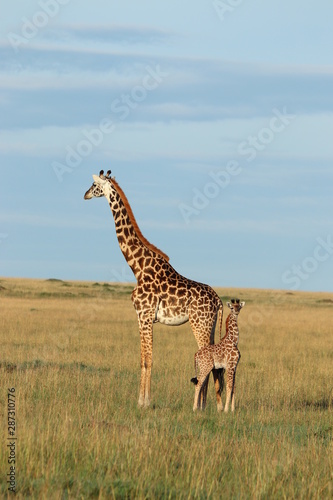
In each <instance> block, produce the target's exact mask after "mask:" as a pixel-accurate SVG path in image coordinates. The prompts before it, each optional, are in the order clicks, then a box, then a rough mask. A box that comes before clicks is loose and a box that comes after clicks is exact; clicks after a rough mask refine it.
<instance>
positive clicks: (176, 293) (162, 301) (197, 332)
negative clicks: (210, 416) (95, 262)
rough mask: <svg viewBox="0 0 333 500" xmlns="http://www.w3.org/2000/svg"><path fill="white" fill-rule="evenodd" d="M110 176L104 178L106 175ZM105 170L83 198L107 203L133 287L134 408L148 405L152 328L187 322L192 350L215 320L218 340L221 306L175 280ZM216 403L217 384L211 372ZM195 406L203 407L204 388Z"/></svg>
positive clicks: (198, 286)
mask: <svg viewBox="0 0 333 500" xmlns="http://www.w3.org/2000/svg"><path fill="white" fill-rule="evenodd" d="M109 172H110V173H109ZM110 175H111V171H108V173H107V176H104V172H103V170H101V172H100V175H99V176H97V175H93V180H94V183H93V185H92V186H91V187H90V188H89V189H88V191H87V192H86V193H85V195H84V198H85V199H86V200H89V199H91V198H100V197H103V196H104V197H105V198H106V199H107V201H108V203H109V206H110V209H111V212H112V215H113V218H114V223H115V228H116V235H117V238H118V242H119V246H120V249H121V251H122V253H123V255H124V257H125V259H126V261H127V263H128V265H129V266H130V268H131V269H132V271H133V274H134V276H135V278H136V281H137V284H136V287H135V288H134V290H133V292H132V302H133V305H134V308H135V310H136V313H137V317H138V323H139V331H140V340H141V378H140V393H139V406H149V404H150V393H151V369H152V364H153V360H152V351H153V324H154V323H157V322H159V323H163V324H165V325H170V326H174V325H181V324H183V323H185V322H187V321H189V323H190V326H191V328H192V331H193V334H194V337H195V339H196V342H197V344H198V347H199V348H200V347H203V346H207V345H210V344H213V343H214V334H215V326H216V323H217V320H218V318H219V332H220V336H221V331H222V319H223V303H222V301H221V299H220V297H219V296H218V295H217V293H216V292H215V291H214V290H213V289H212V288H211V287H210V286H209V285H205V284H203V283H198V282H196V281H193V280H190V279H188V278H185V277H184V276H181V275H180V274H179V273H178V272H177V271H176V270H175V269H174V268H173V267H172V266H171V264H170V263H169V257H168V256H167V255H166V254H165V253H164V252H163V251H161V250H160V249H159V248H157V247H156V246H154V245H152V244H151V243H150V242H149V241H148V240H147V239H146V238H145V237H144V236H143V234H142V233H141V230H140V228H139V226H138V224H137V222H136V220H135V217H134V214H133V212H132V208H131V206H130V204H129V202H128V200H127V197H126V195H125V193H124V192H123V190H122V189H121V187H120V186H119V184H118V182H116V180H115V178H114V177H112V178H111V177H110ZM214 381H215V388H216V394H217V399H218V401H219V398H220V386H221V383H222V379H221V378H220V377H219V374H217V373H214ZM202 393H203V397H202V399H201V403H200V404H201V407H202V408H203V407H204V406H205V403H206V394H207V383H206V384H205V387H204V388H203V391H202Z"/></svg>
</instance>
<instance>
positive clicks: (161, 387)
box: [0, 279, 333, 499]
mask: <svg viewBox="0 0 333 500" xmlns="http://www.w3.org/2000/svg"><path fill="white" fill-rule="evenodd" d="M132 288H133V286H131V285H112V284H96V283H95V284H94V283H70V282H62V281H57V280H55V281H32V280H9V279H3V280H1V281H0V300H1V315H0V324H1V328H0V335H1V345H2V356H1V361H0V373H1V381H2V383H1V389H2V390H1V394H2V396H1V398H2V401H3V402H4V404H1V406H0V407H1V413H2V421H3V426H1V428H2V430H3V434H2V443H4V442H5V440H6V408H5V403H6V390H7V387H15V389H16V393H17V427H18V430H17V436H18V441H17V491H18V498H26V497H29V496H30V497H32V498H89V497H96V498H112V497H113V498H177V499H178V498H221V497H222V496H223V497H225V496H229V497H231V498H236V497H237V498H272V497H274V498H284V497H289V498H292V497H293V498H331V497H332V494H333V488H332V480H333V477H332V470H333V458H332V457H333V453H332V452H333V439H332V435H333V415H332V413H333V392H332V380H333V335H332V304H333V294H315V293H291V292H277V291H269V290H268V291H263V290H237V291H235V290H227V289H220V290H218V292H219V294H220V296H222V297H227V298H230V297H231V296H235V295H236V296H239V297H240V298H241V299H243V300H245V301H246V307H245V308H244V310H243V311H242V312H241V314H240V317H239V327H240V351H241V354H242V358H241V361H240V364H239V367H238V370H237V379H236V385H237V387H236V412H235V414H234V415H231V414H228V415H224V414H222V415H221V414H218V413H217V411H216V404H215V400H214V398H215V396H214V391H213V384H212V383H211V384H210V387H209V393H208V405H207V410H206V411H205V412H204V413H202V414H200V413H199V414H193V412H192V405H193V397H194V388H193V385H192V384H190V382H189V380H190V378H191V377H192V376H193V355H194V352H195V351H196V344H195V340H194V337H193V335H192V333H191V330H190V327H189V325H188V324H187V325H184V326H181V327H178V328H170V327H164V326H162V325H156V326H155V328H154V367H153V379H152V398H153V404H152V407H151V408H149V409H148V410H139V409H138V408H137V399H138V389H139V376H140V369H139V351H140V343H139V335H138V327H137V320H136V314H135V311H134V309H133V307H132V304H131V300H130V293H131V291H132ZM225 316H226V314H225ZM7 455H8V452H7V450H6V448H5V447H4V446H1V448H0V464H1V478H0V480H1V490H0V493H1V495H3V496H5V495H6V491H7V489H6V488H7V486H6V483H5V481H6V479H5V476H6V473H7V470H8V464H7Z"/></svg>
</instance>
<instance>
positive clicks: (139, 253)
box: [105, 179, 168, 279]
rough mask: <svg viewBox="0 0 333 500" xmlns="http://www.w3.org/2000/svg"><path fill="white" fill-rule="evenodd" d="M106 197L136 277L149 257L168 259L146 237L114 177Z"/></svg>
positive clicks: (119, 237)
mask: <svg viewBox="0 0 333 500" xmlns="http://www.w3.org/2000/svg"><path fill="white" fill-rule="evenodd" d="M105 197H106V199H107V201H108V203H109V205H110V208H111V211H112V215H113V218H114V222H115V227H116V235H117V238H118V243H119V246H120V249H121V251H122V253H123V255H124V257H125V259H126V261H127V263H128V265H129V266H130V268H131V269H132V271H133V273H134V275H135V277H136V279H138V277H139V276H140V274H141V272H142V270H143V268H144V266H145V262H146V260H147V257H155V258H156V257H157V256H159V257H162V258H164V259H165V260H168V257H167V256H166V255H165V254H163V252H161V251H160V250H158V249H157V248H156V247H154V246H153V245H151V244H150V243H149V242H148V241H147V240H146V239H145V238H144V236H143V235H142V233H141V231H140V229H139V227H138V225H137V223H136V220H135V217H134V215H133V212H132V209H131V207H130V205H129V203H128V200H127V198H126V196H125V194H124V192H123V191H122V189H121V188H120V186H119V185H118V183H116V181H115V180H114V179H113V180H112V184H111V183H110V184H109V187H108V189H107V191H106V193H105Z"/></svg>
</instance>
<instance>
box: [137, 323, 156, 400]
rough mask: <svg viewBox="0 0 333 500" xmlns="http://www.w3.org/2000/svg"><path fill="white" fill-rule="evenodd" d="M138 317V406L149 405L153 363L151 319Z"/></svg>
mask: <svg viewBox="0 0 333 500" xmlns="http://www.w3.org/2000/svg"><path fill="white" fill-rule="evenodd" d="M138 317H139V327H140V338H141V377H140V394H139V401H138V405H139V406H141V407H142V406H144V407H147V406H149V405H150V387H151V369H152V365H153V320H152V317H150V315H148V316H145V317H142V316H141V315H138Z"/></svg>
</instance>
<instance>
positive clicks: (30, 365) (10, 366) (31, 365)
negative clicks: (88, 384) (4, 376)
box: [0, 359, 110, 373]
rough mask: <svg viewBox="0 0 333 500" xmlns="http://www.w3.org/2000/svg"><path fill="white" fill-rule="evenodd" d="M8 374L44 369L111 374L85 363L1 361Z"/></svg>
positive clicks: (1, 365) (105, 369)
mask: <svg viewBox="0 0 333 500" xmlns="http://www.w3.org/2000/svg"><path fill="white" fill-rule="evenodd" d="M1 368H2V369H3V370H4V371H6V372H14V371H26V370H38V369H43V368H57V369H58V370H77V371H86V372H91V373H94V372H109V371H110V368H103V367H102V368H98V367H96V366H88V365H85V364H84V363H77V362H74V363H51V362H45V361H41V360H40V359H34V360H33V361H24V362H23V363H18V364H15V363H11V362H9V361H1V362H0V369H1Z"/></svg>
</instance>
